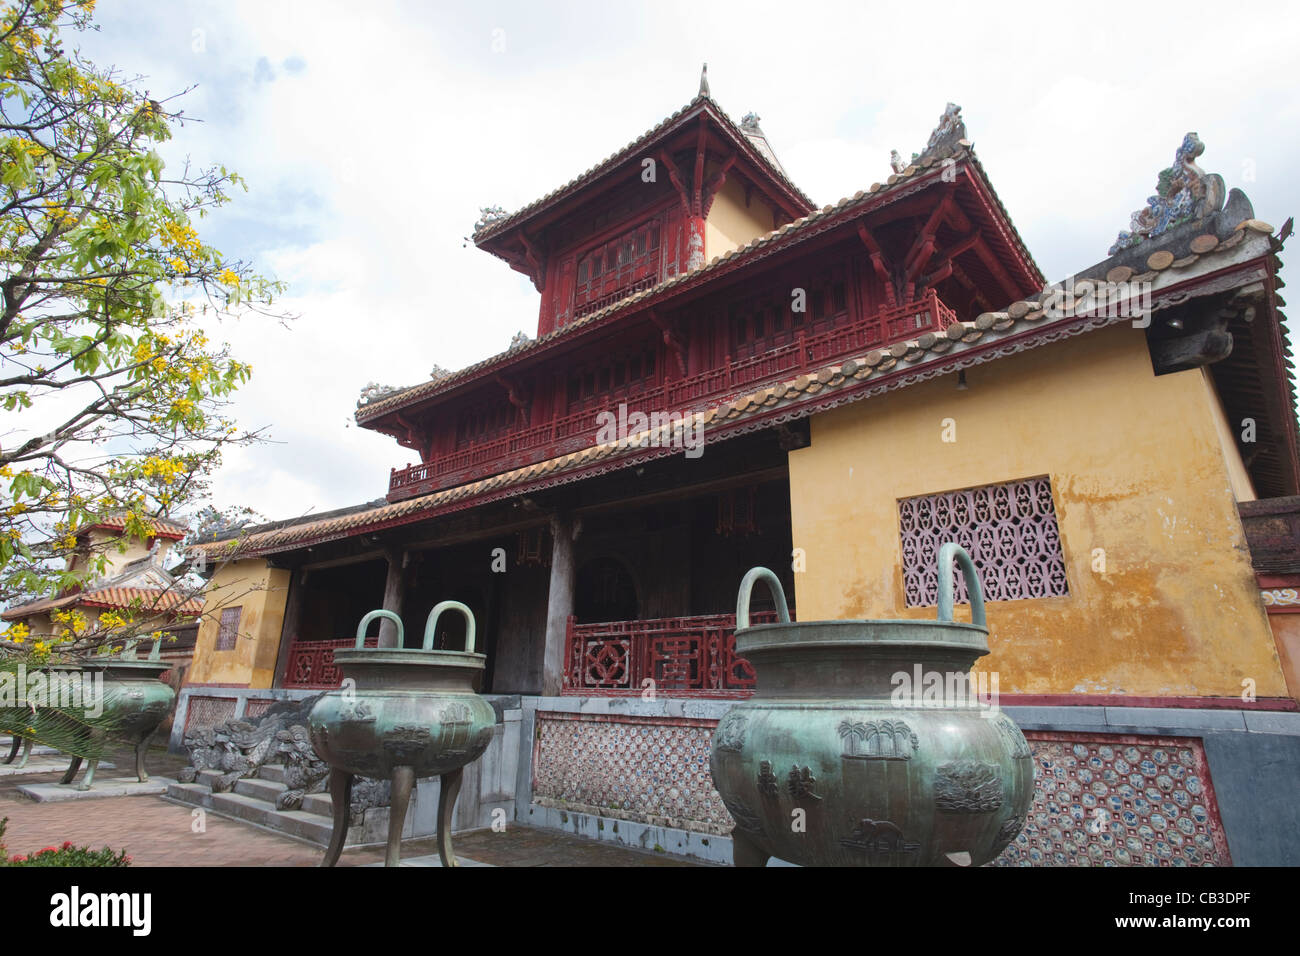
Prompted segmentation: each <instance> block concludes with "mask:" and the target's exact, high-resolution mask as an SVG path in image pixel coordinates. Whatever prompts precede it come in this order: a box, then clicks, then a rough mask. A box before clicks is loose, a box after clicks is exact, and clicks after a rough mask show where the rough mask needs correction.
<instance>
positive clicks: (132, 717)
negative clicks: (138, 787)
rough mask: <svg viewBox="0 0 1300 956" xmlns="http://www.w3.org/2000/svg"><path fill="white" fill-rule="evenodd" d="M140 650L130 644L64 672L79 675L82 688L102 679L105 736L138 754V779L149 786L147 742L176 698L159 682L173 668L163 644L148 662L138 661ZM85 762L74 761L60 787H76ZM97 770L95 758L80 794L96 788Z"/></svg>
mask: <svg viewBox="0 0 1300 956" xmlns="http://www.w3.org/2000/svg"><path fill="white" fill-rule="evenodd" d="M136 644H137V641H136V640H134V639H133V640H129V641H127V642H126V645H125V647H124V648H123V650H122V653H121V654H118V655H108V654H105V655H100V656H97V657H88V658H86V660H85V661H84V662H83V663H81V664H79V665H75V667H66V668H64V669H65V670H80V671H81V679H82V686H83V687H85V686H86V685H88V684H90V683H92V681H98V680H99V679H101V678H102V680H103V685H102V688H101V690H100V694H101V696H102V699H103V707H104V712H103V714H104V717H105V718H106V724H107V726H108V728H109V729H108V731H107V735H108V736H109V737H112V738H114V739H117V740H121V741H124V742H126V743H128V744H130V745H131V747H132V748H134V750H135V773H136V779H137V780H139V781H140V782H141V783H147V782H148V781H149V772H148V771H147V770H146V769H145V766H144V758H145V754H146V753H147V752H148V749H149V738H150V737H152V736H153V732H154V731H155V730H157V729H158V725H159V724H161V723H162V722H163V718H165V717H166V716H167V714H168V713H169V712H170V711H171V708H172V704H173V703H175V701H176V692H175V691H174V690H172V688H171V687H170V686H168V685H167V684H166V683H164V682H163V681H162V679H161V678H162V675H163V674H165V673H167V672H168V671H169V670H171V669H172V665H171V662H169V661H164V660H162V659H161V649H162V641H161V639H158V638H155V639H154V642H153V648H152V649H151V650H150V652H149V656H148V658H146V659H144V660H141V659H138V658H137V655H136ZM90 733H92V734H97V735H98V734H101V731H99V730H92V731H90ZM101 739H102V736H101ZM81 760H82V758H81V757H76V756H74V757H73V758H72V762H71V763H70V764H69V766H68V769H67V772H66V773H64V775H63V779H61V780H60V781H59V782H60V783H63V784H69V783H72V781H73V778H75V777H76V775H77V770H78V768H80V766H81ZM98 767H99V758H98V757H94V758H92V759H91V761H90V765H89V767H88V768H87V769H86V775H85V776H84V777H83V778H82V780H81V783H80V784H79V785H78V787H77V789H78V790H89V789H90V788H91V787H92V786H94V783H95V771H96V770H97V769H98Z"/></svg>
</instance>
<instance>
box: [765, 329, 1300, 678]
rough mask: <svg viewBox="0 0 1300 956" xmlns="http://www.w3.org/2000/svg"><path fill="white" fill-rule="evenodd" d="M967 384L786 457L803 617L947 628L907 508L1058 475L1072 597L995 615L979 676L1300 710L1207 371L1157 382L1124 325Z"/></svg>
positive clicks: (1026, 603) (880, 410)
mask: <svg viewBox="0 0 1300 956" xmlns="http://www.w3.org/2000/svg"><path fill="white" fill-rule="evenodd" d="M967 381H968V384H969V388H968V389H967V390H965V391H959V390H957V389H956V387H955V385H956V376H955V375H954V376H945V377H943V378H941V379H938V380H935V381H931V382H926V383H923V384H920V385H917V386H913V387H911V388H907V389H903V390H900V391H897V392H892V393H889V394H887V395H884V396H879V397H876V398H871V399H868V400H866V401H862V402H858V403H856V404H853V405H850V406H847V407H845V408H842V409H836V410H833V411H831V412H827V413H825V414H823V415H819V416H816V417H814V418H813V420H812V443H811V445H810V446H809V447H807V448H804V449H800V450H798V451H794V452H792V453H791V454H790V497H791V522H792V527H793V539H794V545H795V547H796V548H803V549H804V550H805V552H806V560H807V566H806V571H805V572H804V573H801V574H797V575H796V596H797V610H798V615H799V618H800V620H804V621H811V620H818V619H826V618H888V617H896V618H907V617H933V616H934V613H935V612H934V609H933V608H906V607H905V606H904V605H905V598H904V591H903V579H902V553H901V552H902V549H901V544H900V541H899V528H898V505H897V502H898V499H900V498H906V497H911V496H914V495H923V494H934V493H937V492H943V491H953V490H958V489H962V488H970V487H975V486H979V485H986V484H992V483H996V482H1005V481H1014V480H1020V479H1025V478H1031V477H1035V476H1040V475H1047V476H1049V477H1050V479H1051V483H1052V491H1053V496H1054V499H1055V505H1056V513H1057V519H1058V523H1059V528H1060V532H1061V539H1062V546H1063V550H1064V556H1065V567H1066V574H1067V579H1068V585H1069V594H1068V595H1066V596H1062V597H1054V598H1041V599H1035V600H1021V601H1005V602H997V603H992V604H990V605H989V608H988V619H989V624H990V628H991V630H992V635H991V637H990V648H991V651H992V653H991V654H990V656H989V657H986V658H983V662H982V665H981V669H984V670H996V671H997V672H998V674H999V685H1000V687H999V689H1000V692H1001V693H1003V694H1009V693H1021V694H1125V695H1138V696H1230V697H1236V696H1239V695H1240V694H1241V691H1242V680H1243V679H1244V678H1247V677H1249V678H1253V679H1254V680H1255V681H1256V693H1257V694H1258V695H1259V696H1261V697H1271V696H1285V694H1286V686H1285V683H1284V681H1283V677H1282V672H1281V669H1280V666H1279V662H1278V658H1277V654H1276V651H1275V648H1274V642H1273V637H1272V634H1271V633H1270V630H1269V625H1268V621H1267V620H1266V617H1265V613H1264V610H1263V605H1262V603H1261V601H1260V599H1259V596H1258V588H1257V586H1256V584H1255V577H1254V573H1253V571H1252V569H1251V566H1250V553H1249V551H1248V549H1247V547H1246V541H1245V536H1244V534H1243V532H1242V528H1241V521H1240V518H1239V517H1238V515H1237V510H1236V502H1235V499H1234V495H1233V489H1232V478H1231V475H1230V474H1229V468H1228V465H1227V461H1226V459H1225V453H1224V450H1223V447H1222V444H1221V442H1220V437H1219V434H1218V428H1219V426H1218V425H1217V424H1216V420H1215V416H1216V414H1219V412H1218V411H1217V408H1216V401H1215V398H1214V395H1213V393H1212V390H1211V389H1210V388H1209V384H1208V382H1207V381H1206V379H1205V377H1204V376H1203V375H1202V373H1201V372H1200V371H1198V370H1192V371H1188V372H1180V373H1176V374H1173V375H1164V376H1160V377H1156V376H1155V375H1153V373H1152V370H1151V362H1150V359H1149V358H1148V354H1147V351H1146V347H1145V343H1144V340H1143V337H1142V333H1141V332H1139V331H1136V330H1133V329H1131V328H1129V327H1127V326H1121V327H1116V328H1112V329H1108V330H1101V331H1096V332H1090V333H1087V334H1084V335H1081V336H1078V337H1075V338H1072V339H1068V340H1066V341H1064V342H1060V343H1056V344H1054V345H1049V346H1044V347H1041V348H1038V349H1035V350H1033V351H1030V352H1026V353H1023V354H1020V355H1016V356H1012V357H1010V358H1006V359H1001V360H999V361H996V362H993V363H991V364H988V365H983V366H978V367H976V368H974V369H972V370H970V371H968V372H967ZM948 418H951V419H952V420H953V423H954V424H955V429H956V431H955V437H956V439H957V440H956V441H955V442H951V443H949V442H944V441H943V440H942V438H943V434H942V433H943V420H944V419H948ZM1097 548H1102V549H1104V556H1105V572H1104V573H1099V572H1096V571H1094V570H1093V564H1094V560H1095V556H1094V549H1097Z"/></svg>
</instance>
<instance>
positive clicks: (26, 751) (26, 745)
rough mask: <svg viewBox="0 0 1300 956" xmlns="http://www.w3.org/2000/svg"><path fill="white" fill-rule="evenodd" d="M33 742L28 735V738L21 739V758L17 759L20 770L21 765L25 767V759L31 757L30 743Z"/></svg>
mask: <svg viewBox="0 0 1300 956" xmlns="http://www.w3.org/2000/svg"><path fill="white" fill-rule="evenodd" d="M33 743H34V741H33V740H32V738H31V737H28V738H26V739H25V740H23V759H22V760H19V761H18V769H19V770H22V769H23V767H26V766H27V761H28V760H29V759H30V758H31V756H32V744H33Z"/></svg>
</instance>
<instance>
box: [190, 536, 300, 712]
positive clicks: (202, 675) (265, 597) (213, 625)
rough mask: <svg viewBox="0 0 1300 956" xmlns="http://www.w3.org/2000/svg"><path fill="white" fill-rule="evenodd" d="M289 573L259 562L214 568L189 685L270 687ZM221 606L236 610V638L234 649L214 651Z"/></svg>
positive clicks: (205, 600)
mask: <svg viewBox="0 0 1300 956" xmlns="http://www.w3.org/2000/svg"><path fill="white" fill-rule="evenodd" d="M288 595H289V572H288V571H286V570H283V569H281V568H268V567H267V566H266V562H264V561H261V560H254V559H250V560H245V561H233V562H231V563H229V564H226V565H223V566H222V567H220V568H218V569H217V570H216V571H215V572H214V573H213V575H212V580H211V581H209V582H208V587H207V589H206V590H205V591H204V602H205V608H204V612H203V623H202V624H200V625H199V633H198V637H197V639H196V641H195V645H194V663H193V665H192V666H191V668H190V674H189V683H191V684H238V685H247V686H249V687H270V686H271V684H272V682H273V681H274V679H275V658H276V654H277V652H278V651H279V647H280V631H281V629H282V628H283V626H284V609H285V603H286V600H287V598H288ZM222 607H239V608H240V609H241V610H240V618H239V638H238V640H237V641H236V642H235V647H234V649H233V650H228V651H218V650H215V647H216V643H217V632H218V631H219V630H220V629H221V609H222Z"/></svg>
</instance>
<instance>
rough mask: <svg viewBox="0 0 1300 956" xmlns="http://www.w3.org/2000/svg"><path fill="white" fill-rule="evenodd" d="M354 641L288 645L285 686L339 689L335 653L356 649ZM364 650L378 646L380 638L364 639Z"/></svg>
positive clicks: (352, 639) (339, 677) (306, 642)
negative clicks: (341, 650) (337, 650)
mask: <svg viewBox="0 0 1300 956" xmlns="http://www.w3.org/2000/svg"><path fill="white" fill-rule="evenodd" d="M356 643H357V639H356V638H355V637H349V638H347V639H346V640H339V641H295V642H294V643H293V644H291V645H290V646H289V662H288V665H287V666H286V667H285V670H284V686H285V687H306V688H312V689H321V688H331V687H338V686H339V685H340V684H342V683H343V674H342V672H341V671H340V670H339V669H338V667H336V666H335V664H334V651H335V650H336V649H338V648H340V647H355V646H356ZM365 646H366V647H378V646H379V635H377V634H376V635H373V636H371V637H367V638H366V642H365Z"/></svg>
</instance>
